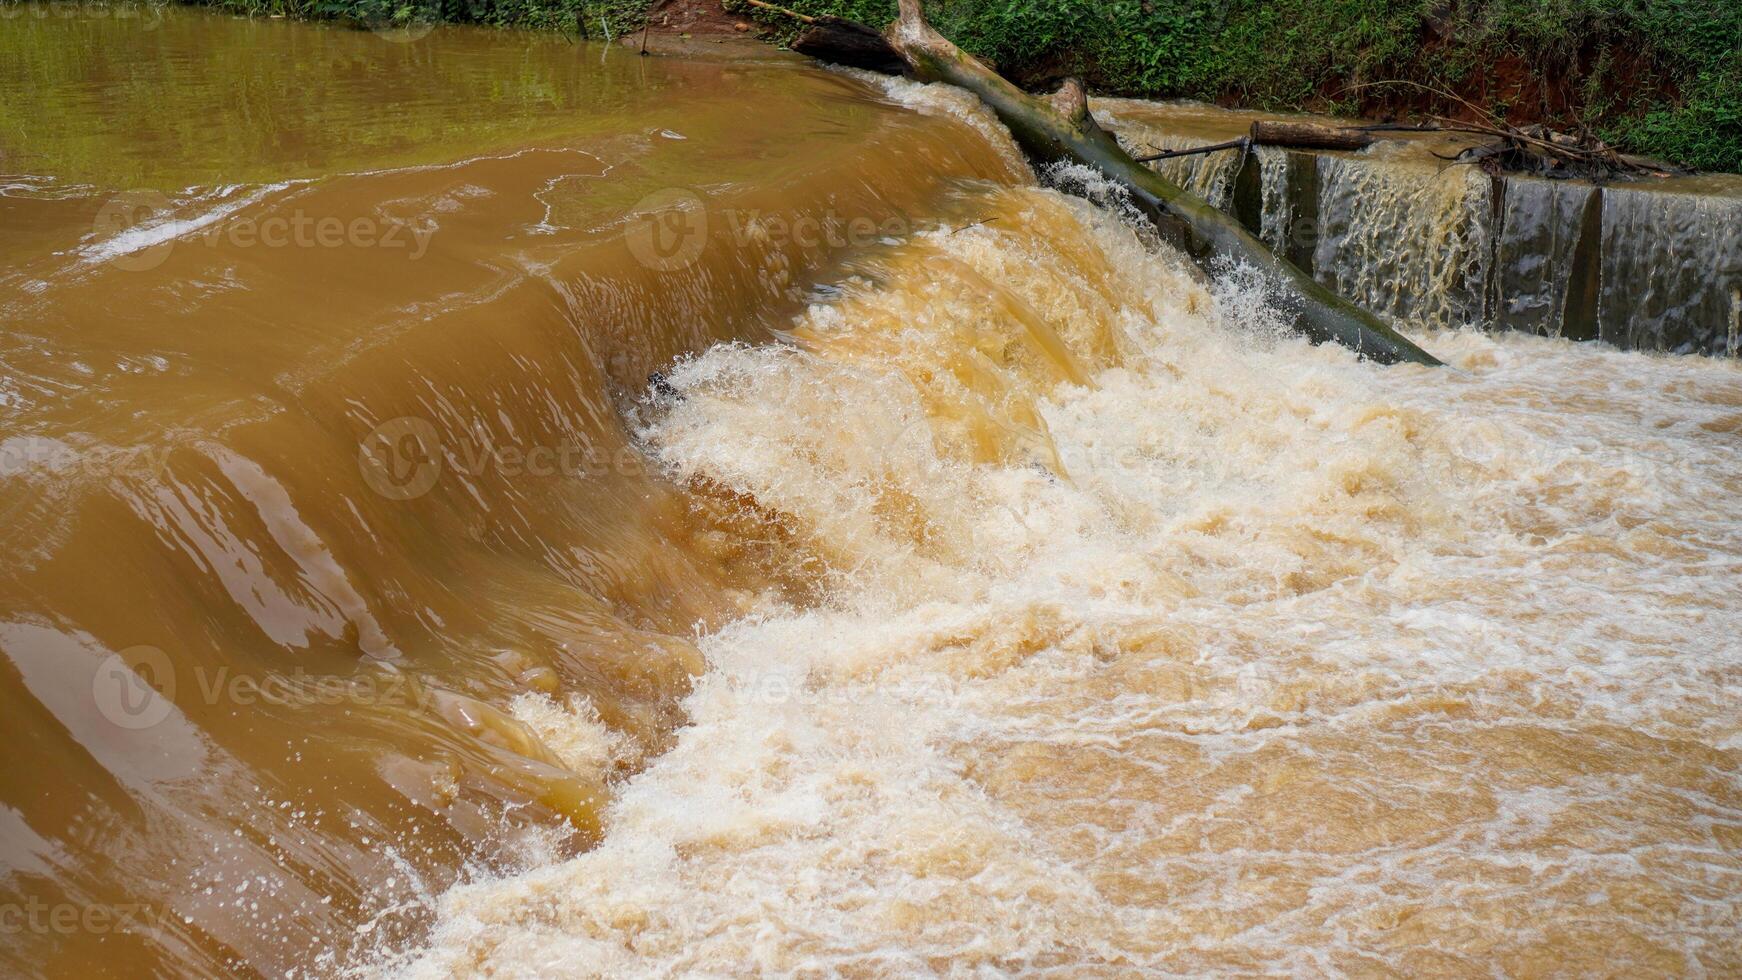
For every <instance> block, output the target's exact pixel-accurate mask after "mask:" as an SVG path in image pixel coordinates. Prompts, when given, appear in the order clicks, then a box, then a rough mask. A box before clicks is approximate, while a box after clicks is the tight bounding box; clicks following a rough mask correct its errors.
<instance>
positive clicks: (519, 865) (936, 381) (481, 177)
mask: <svg viewBox="0 0 1742 980" xmlns="http://www.w3.org/2000/svg"><path fill="white" fill-rule="evenodd" d="M0 9H4V10H5V11H6V16H5V17H3V18H0V91H4V92H5V93H6V96H5V99H4V101H3V102H0V259H3V260H4V261H3V263H0V519H3V521H4V524H5V527H6V528H7V529H8V530H9V533H8V534H6V535H5V538H4V544H3V545H0V548H3V549H4V551H3V552H0V651H3V652H4V658H3V662H0V730H3V731H4V734H5V738H6V741H7V744H9V745H10V746H11V747H12V752H11V754H10V755H9V758H8V761H7V763H6V765H5V766H4V768H3V769H0V932H4V933H5V935H4V936H3V937H0V965H3V969H4V970H5V972H7V973H25V974H52V975H93V974H101V973H114V974H126V975H140V974H145V973H158V974H177V973H195V974H210V973H224V974H243V975H251V974H258V975H267V976H277V975H286V974H295V975H313V976H326V975H338V974H349V975H380V974H385V975H403V976H413V977H426V976H427V977H442V976H448V975H453V974H479V973H491V974H498V975H514V976H552V975H558V976H560V975H575V976H591V975H601V976H613V977H614V976H636V975H680V974H685V975H687V974H695V973H701V974H710V975H729V974H746V973H759V972H766V973H782V974H798V975H806V976H817V975H833V974H850V975H859V976H885V975H887V976H895V975H912V974H948V975H993V974H1003V973H1013V972H1023V973H1036V974H1040V973H1045V974H1051V975H1058V976H1070V977H1080V976H1130V975H1140V974H1142V975H1149V974H1155V973H1177V974H1191V975H1201V974H1205V973H1230V974H1231V973H1243V974H1244V973H1259V972H1265V973H1289V974H1301V975H1329V974H1345V973H1353V974H1362V975H1398V976H1419V975H1426V974H1468V975H1477V974H1480V975H1492V974H1495V973H1506V974H1513V975H1522V976H1546V975H1565V974H1577V975H1588V974H1608V975H1625V976H1639V975H1687V976H1720V975H1735V974H1737V973H1738V972H1742V777H1739V775H1738V773H1739V771H1742V587H1739V585H1738V582H1739V581H1742V370H1739V368H1738V365H1737V363H1736V362H1735V361H1734V360H1733V359H1732V360H1726V359H1706V358H1672V357H1664V356H1653V355H1646V354H1641V353H1628V352H1621V351H1617V350H1615V349H1613V348H1610V347H1607V346H1601V345H1591V344H1586V345H1581V344H1575V343H1572V342H1569V341H1563V340H1551V339H1543V338H1537V337H1530V336H1524V335H1520V334H1486V333H1483V332H1481V331H1478V330H1473V329H1468V330H1444V329H1436V330H1431V331H1430V330H1425V329H1421V325H1419V324H1413V325H1412V324H1408V323H1406V324H1405V326H1406V328H1412V329H1413V330H1414V332H1415V333H1416V335H1417V336H1418V337H1420V339H1421V340H1422V341H1423V343H1424V345H1425V346H1427V347H1428V348H1429V349H1430V350H1432V351H1434V352H1435V353H1436V354H1438V355H1440V356H1441V357H1443V358H1445V359H1446V360H1447V361H1448V362H1449V363H1450V364H1451V365H1452V366H1451V367H1449V368H1446V369H1441V370H1430V369H1424V368H1416V367H1395V368H1379V367H1375V366H1373V365H1370V364H1365V363H1360V362H1357V361H1356V360H1355V359H1354V358H1353V357H1352V356H1351V355H1349V354H1348V353H1347V352H1345V351H1343V350H1341V349H1337V348H1331V347H1327V348H1312V347H1309V346H1307V345H1306V344H1305V343H1303V342H1301V341H1299V340H1296V339H1293V338H1290V337H1287V336H1284V335H1282V334H1281V333H1280V332H1279V323H1280V317H1279V316H1278V314H1277V313H1276V312H1275V311H1273V310H1270V309H1267V308H1265V307H1264V306H1263V305H1262V304H1261V303H1260V302H1258V301H1257V300H1255V299H1254V298H1253V297H1254V296H1256V295H1257V294H1258V291H1257V290H1255V289H1254V288H1253V284H1252V283H1250V282H1248V281H1246V279H1245V277H1244V276H1243V275H1242V274H1241V273H1240V272H1239V270H1229V271H1228V273H1227V274H1225V275H1223V276H1220V277H1219V278H1216V279H1206V278H1205V277H1203V276H1202V275H1200V274H1198V273H1197V272H1195V271H1194V270H1193V269H1192V268H1191V267H1190V266H1189V265H1188V264H1187V263H1186V262H1185V260H1184V259H1183V258H1182V257H1181V256H1180V255H1179V254H1178V253H1176V252H1174V251H1173V250H1172V249H1170V248H1169V247H1168V246H1166V245H1164V244H1161V243H1157V242H1154V241H1150V240H1148V239H1147V238H1146V237H1145V236H1143V235H1141V234H1139V233H1137V232H1136V231H1134V230H1133V228H1132V227H1131V226H1130V225H1128V224H1126V223H1125V222H1124V221H1123V220H1122V218H1121V216H1120V213H1119V209H1118V208H1117V206H1116V205H1115V206H1112V207H1109V208H1103V207H1099V206H1096V205H1094V204H1090V203H1088V202H1086V201H1084V200H1082V199H1080V198H1076V197H1069V196H1064V195H1062V194H1060V193H1058V192H1057V191H1055V190H1052V189H1048V188H1047V187H1045V186H1042V185H1040V184H1037V183H1036V182H1035V181H1034V179H1033V178H1032V176H1031V175H1030V173H1029V171H1028V170H1027V168H1026V166H1025V165H1024V164H1023V163H1022V161H1021V159H1020V157H1019V155H1018V154H1017V153H1016V151H1015V149H1014V147H1013V146H1012V145H1011V143H1010V141H1009V139H1008V137H1007V136H1006V135H1005V134H1004V133H1003V131H1002V130H1001V129H1000V128H999V127H998V125H997V124H996V122H995V121H994V120H992V119H991V118H990V117H989V116H987V115H986V114H984V113H983V112H982V111H980V110H979V109H978V107H977V106H975V105H973V104H971V103H969V102H967V101H965V100H963V99H962V98H961V97H959V96H957V95H955V94H952V93H950V92H948V91H942V90H936V89H926V88H921V87H917V86H913V85H910V84H908V83H902V82H889V81H882V80H873V79H869V78H865V77H859V76H853V75H847V74H841V73H833V72H827V71H823V70H820V69H817V68H815V67H812V66H809V65H807V64H805V63H803V62H800V61H797V60H792V59H786V58H783V57H778V56H775V55H773V54H769V53H763V54H758V53H756V52H754V51H752V52H748V53H746V52H743V51H739V52H737V53H734V54H727V53H724V52H722V53H720V54H719V55H717V56H712V57H702V56H694V57H688V58H677V57H656V58H638V57H635V56H634V55H633V52H630V51H626V50H609V51H607V50H604V49H603V48H601V47H598V46H590V45H585V44H582V45H575V44H571V43H566V42H564V41H562V40H561V39H556V38H549V37H535V36H527V35H517V34H510V33H487V32H472V31H457V30H438V31H435V32H433V33H430V34H428V35H427V36H424V37H417V38H407V37H384V36H380V35H376V34H372V33H369V32H366V31H352V30H346V29H343V28H338V27H332V26H319V25H307V24H295V23H288V22H279V21H247V20H239V19H231V18H225V17H221V16H216V15H212V14H207V13H201V12H196V11H189V10H181V9H169V10H161V11H155V12H150V13H149V15H147V16H139V17H117V16H94V15H92V14H91V12H90V11H83V12H80V13H78V15H77V16H59V15H47V14H46V13H45V15H43V16H37V15H36V14H33V13H31V12H30V10H31V8H0ZM45 9H46V8H45ZM15 11H16V12H15ZM1063 177H1064V179H1070V178H1071V175H1068V174H1067V175H1063Z"/></svg>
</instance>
